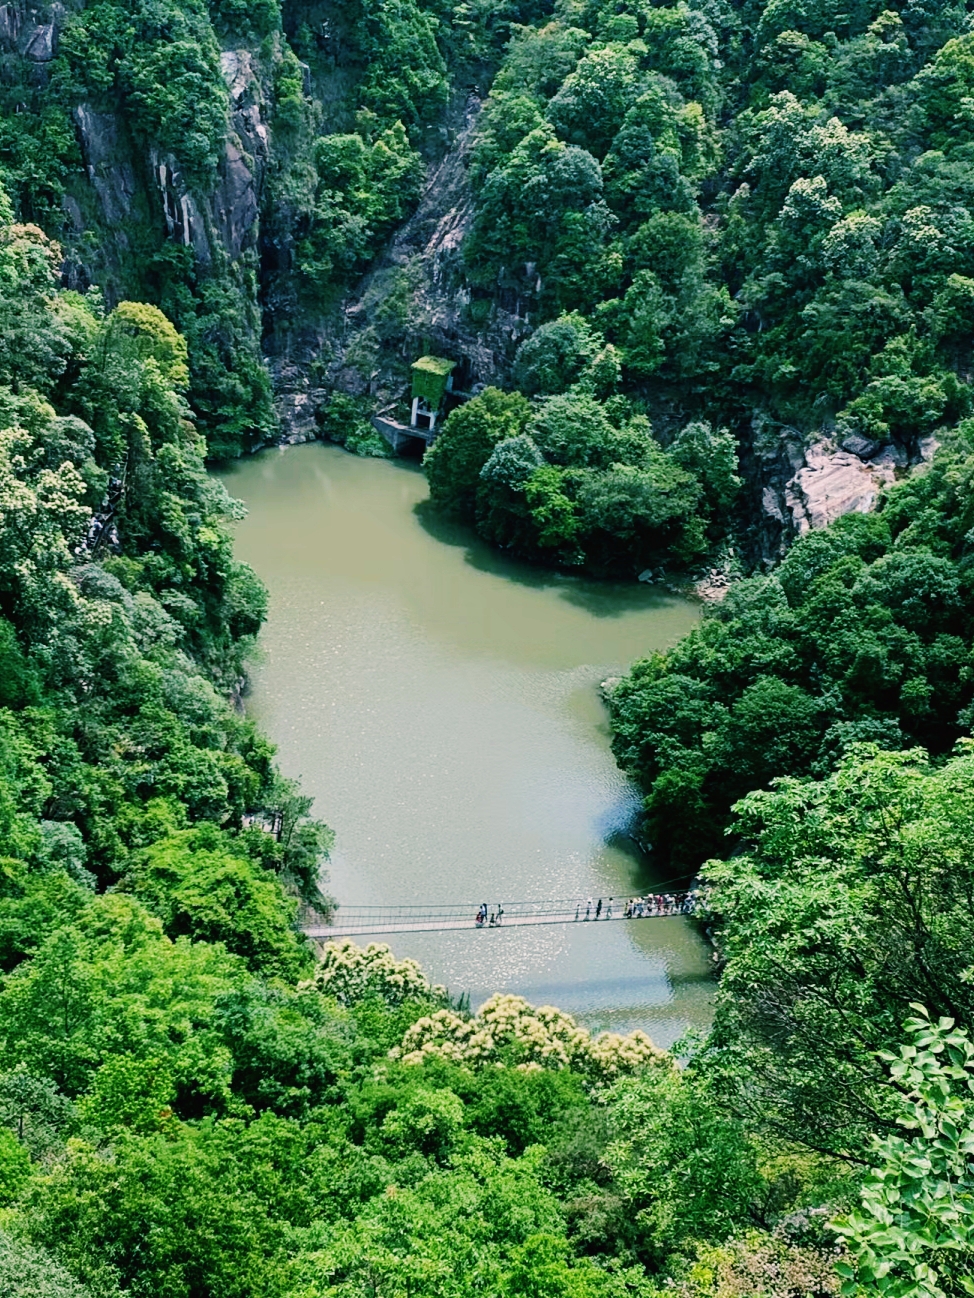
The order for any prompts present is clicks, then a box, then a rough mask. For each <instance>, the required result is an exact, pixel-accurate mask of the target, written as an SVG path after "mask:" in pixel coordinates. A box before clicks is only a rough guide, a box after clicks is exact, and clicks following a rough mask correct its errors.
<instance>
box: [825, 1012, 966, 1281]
mask: <svg viewBox="0 0 974 1298" xmlns="http://www.w3.org/2000/svg"><path fill="white" fill-rule="evenodd" d="M913 1008H914V1009H916V1010H918V1011H919V1015H918V1017H915V1018H912V1019H908V1020H907V1022H906V1031H907V1034H908V1038H909V1039H908V1044H907V1045H905V1046H901V1047H900V1051H899V1058H897V1057H896V1056H895V1055H892V1054H885V1055H884V1059H885V1060H886V1062H887V1063H888V1064H889V1066H890V1076H891V1078H892V1080H893V1082H894V1084H895V1085H896V1087H897V1089H898V1090H900V1091H901V1093H902V1098H901V1100H900V1107H901V1113H900V1116H899V1118H898V1122H899V1124H900V1126H902V1127H905V1128H906V1130H907V1131H912V1132H915V1133H916V1134H915V1135H913V1136H912V1137H910V1138H908V1139H905V1138H903V1137H902V1136H888V1137H887V1138H886V1139H885V1140H884V1141H878V1140H877V1141H876V1142H875V1147H874V1150H873V1153H874V1156H875V1158H876V1161H877V1164H878V1166H877V1167H876V1170H875V1171H874V1172H873V1173H872V1175H871V1176H870V1178H869V1179H868V1180H867V1182H866V1184H865V1186H864V1187H863V1190H862V1207H861V1209H860V1211H858V1212H856V1213H853V1214H851V1215H850V1216H849V1217H848V1218H845V1219H840V1220H839V1221H838V1222H836V1223H835V1226H834V1228H835V1229H836V1230H837V1232H838V1234H839V1236H840V1238H842V1239H843V1240H844V1242H845V1243H846V1245H847V1247H848V1248H849V1249H850V1251H851V1253H852V1256H853V1259H854V1261H853V1262H852V1263H843V1264H842V1265H841V1266H840V1268H839V1269H840V1272H841V1274H842V1275H843V1277H844V1279H845V1283H844V1284H843V1286H842V1292H843V1294H860V1293H862V1292H863V1290H865V1291H866V1292H870V1293H877V1294H889V1295H896V1298H901V1296H902V1298H914V1295H915V1298H943V1296H944V1294H945V1293H946V1292H957V1293H970V1292H971V1289H972V1286H974V1281H972V1280H971V1269H972V1266H974V1228H972V1223H971V1216H972V1212H974V1180H972V1175H971V1173H972V1166H971V1153H972V1150H974V1112H972V1108H971V1095H972V1093H974V1044H972V1043H971V1039H970V1036H969V1035H968V1034H967V1033H966V1032H964V1031H963V1030H961V1029H959V1028H957V1027H955V1025H954V1020H953V1019H952V1018H947V1017H942V1018H940V1019H939V1020H938V1021H937V1022H936V1023H933V1022H931V1020H930V1018H929V1016H928V1014H927V1013H926V1011H925V1010H924V1009H923V1007H922V1006H920V1005H915V1006H914V1007H913Z"/></svg>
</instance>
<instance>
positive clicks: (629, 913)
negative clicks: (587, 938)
mask: <svg viewBox="0 0 974 1298" xmlns="http://www.w3.org/2000/svg"><path fill="white" fill-rule="evenodd" d="M694 897H695V894H694V893H693V892H657V893H649V894H648V895H647V896H645V897H629V898H627V899H626V900H625V901H617V900H616V899H615V897H610V898H609V900H608V902H607V903H606V902H603V900H602V898H601V897H599V899H598V901H596V900H595V899H594V898H592V897H589V898H588V900H587V901H579V902H576V904H575V919H576V920H580V921H583V922H584V921H585V920H600V919H648V918H650V917H652V916H662V915H689V914H691V913H692V911H693V904H694ZM564 905H565V903H563V902H557V903H549V907H548V908H546V909H543V910H542V911H541V912H538V911H533V912H529V914H528V915H520V914H519V913H518V912H515V915H514V921H517V920H518V919H521V921H522V922H524V921H527V922H531V921H532V920H533V921H534V922H538V920H542V919H546V920H548V922H551V921H552V920H555V921H556V922H557V919H558V918H560V917H561V916H562V915H564V918H565V919H568V918H569V917H570V915H571V909H570V908H571V903H570V902H569V903H567V905H568V909H567V911H565V910H563V909H562V907H563V906H564ZM503 918H504V907H503V906H502V905H501V904H500V903H499V902H498V904H497V905H496V907H494V908H490V907H488V905H487V903H486V902H482V903H481V904H480V905H479V906H478V907H477V914H476V915H475V917H474V925H475V927H476V928H497V926H498V925H499V924H500V923H501V921H502V919H503Z"/></svg>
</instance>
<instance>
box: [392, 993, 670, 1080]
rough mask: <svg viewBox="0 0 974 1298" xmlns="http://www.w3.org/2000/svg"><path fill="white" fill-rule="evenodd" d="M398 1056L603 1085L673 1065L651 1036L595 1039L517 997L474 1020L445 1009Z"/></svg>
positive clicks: (421, 1025) (497, 999)
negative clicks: (558, 1073) (576, 1075)
mask: <svg viewBox="0 0 974 1298" xmlns="http://www.w3.org/2000/svg"><path fill="white" fill-rule="evenodd" d="M394 1054H395V1055H396V1056H397V1057H399V1058H401V1059H402V1060H403V1062H405V1063H407V1064H418V1063H422V1062H423V1061H424V1060H425V1059H429V1058H440V1059H450V1060H453V1061H454V1062H455V1063H462V1064H466V1065H468V1066H470V1067H482V1066H484V1065H487V1064H495V1065H496V1064H504V1063H507V1062H510V1063H513V1065H514V1066H515V1067H517V1068H521V1069H524V1070H528V1069H535V1068H551V1069H561V1068H572V1069H574V1070H575V1071H576V1072H581V1073H583V1074H585V1075H586V1076H587V1077H589V1078H590V1079H591V1080H592V1081H598V1082H605V1081H611V1080H612V1079H613V1078H615V1077H619V1076H622V1075H624V1074H628V1073H634V1072H638V1071H639V1070H640V1069H642V1068H645V1067H647V1066H648V1065H650V1064H657V1063H665V1062H668V1056H667V1055H666V1054H665V1053H664V1052H663V1051H661V1050H659V1049H658V1048H657V1047H656V1046H654V1045H653V1043H652V1041H651V1040H650V1039H649V1037H648V1036H647V1035H646V1034H645V1032H639V1031H636V1032H632V1033H630V1034H629V1035H628V1036H625V1037H624V1036H620V1035H619V1034H618V1033H614V1032H605V1033H602V1035H601V1036H598V1037H594V1038H593V1037H592V1035H591V1034H590V1033H589V1032H588V1030H587V1029H586V1028H583V1027H581V1026H580V1025H579V1024H578V1023H576V1021H575V1020H574V1019H573V1018H572V1016H571V1015H570V1014H565V1013H564V1011H562V1010H558V1009H555V1008H553V1007H552V1006H550V1005H542V1006H540V1007H538V1008H536V1007H535V1006H533V1005H530V1004H529V1003H528V1002H527V1001H526V1000H524V998H523V997H521V996H511V995H496V996H492V997H491V998H490V1000H488V1001H485V1002H484V1004H483V1005H482V1006H481V1007H480V1009H479V1010H478V1012H477V1013H476V1014H475V1015H474V1016H473V1017H465V1016H464V1015H462V1014H457V1013H455V1012H454V1011H453V1010H448V1009H442V1010H438V1011H437V1012H436V1013H435V1014H430V1015H428V1016H427V1017H425V1018H422V1019H419V1020H418V1022H416V1023H414V1024H413V1025H412V1027H411V1028H409V1030H408V1031H407V1032H406V1034H405V1036H404V1037H403V1040H402V1045H401V1046H400V1047H399V1049H398V1050H397V1051H395V1052H394Z"/></svg>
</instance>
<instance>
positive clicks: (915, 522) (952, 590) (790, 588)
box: [612, 424, 974, 868]
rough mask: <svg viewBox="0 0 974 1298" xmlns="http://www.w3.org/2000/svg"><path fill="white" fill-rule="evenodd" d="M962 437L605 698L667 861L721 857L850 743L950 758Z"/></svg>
mask: <svg viewBox="0 0 974 1298" xmlns="http://www.w3.org/2000/svg"><path fill="white" fill-rule="evenodd" d="M970 435H971V430H970V428H969V427H968V425H967V424H964V425H962V426H961V428H960V429H959V430H958V431H957V433H956V434H954V435H953V436H952V437H951V438H950V439H949V440H948V441H947V442H946V443H945V445H944V447H943V448H942V449H941V450H940V451H939V452H938V454H937V456H936V458H935V460H934V463H933V464H932V466H931V467H930V468H929V470H928V471H927V472H926V473H924V474H922V475H917V476H915V477H912V478H910V479H908V480H906V481H905V482H903V483H901V484H897V485H896V486H894V487H892V488H891V489H890V491H889V493H888V496H887V501H886V504H885V506H884V508H883V511H882V513H880V514H879V515H877V516H872V517H862V516H859V515H848V516H847V517H845V518H842V519H839V520H838V521H837V522H836V523H834V524H832V526H831V527H829V528H828V529H827V530H826V531H825V532H821V533H813V534H811V535H809V536H807V537H805V538H803V539H802V540H800V541H799V542H797V544H796V545H795V546H794V547H793V548H792V550H791V551H790V553H789V554H788V556H787V558H786V559H785V561H784V562H783V563H782V564H781V565H780V567H779V569H778V570H777V572H776V573H775V574H773V575H772V576H770V577H753V578H751V579H749V580H748V581H745V582H741V583H740V584H739V585H737V586H736V587H735V588H734V589H733V590H732V591H731V592H730V594H729V595H728V597H727V598H726V599H725V601H724V602H723V603H722V604H721V605H719V606H718V607H717V608H715V609H714V610H713V611H712V612H711V613H710V614H709V616H708V617H707V618H706V619H705V621H704V622H703V624H702V626H701V627H700V628H699V629H698V630H696V631H694V632H692V633H691V635H690V636H689V637H687V638H686V639H685V640H684V641H682V642H681V644H680V645H678V646H677V647H676V648H674V649H673V650H671V651H669V652H668V653H667V654H666V655H664V656H657V657H655V658H651V659H648V660H646V661H644V662H641V663H637V664H636V665H635V667H634V668H633V670H632V673H631V674H630V676H629V677H627V678H626V680H625V681H624V683H623V684H622V685H621V686H620V688H619V690H618V691H617V692H616V693H615V694H614V696H613V699H612V712H613V724H614V728H615V740H614V744H615V752H616V754H617V756H618V757H619V760H620V761H621V762H622V764H623V765H624V766H625V767H626V769H628V770H629V771H631V772H632V773H633V774H634V775H635V776H636V777H637V778H639V779H640V780H641V782H642V783H643V787H644V789H645V790H646V795H647V796H646V814H647V821H648V826H649V832H650V836H651V838H652V840H653V842H654V844H655V845H656V847H657V850H659V851H662V852H664V853H665V854H666V855H667V856H668V857H669V858H670V859H671V860H672V862H673V863H674V864H676V865H678V866H679V867H681V868H693V867H695V866H696V865H698V864H699V862H700V861H701V860H703V859H704V857H706V856H707V855H709V854H711V853H715V852H717V851H719V850H720V843H721V836H722V833H723V830H724V828H725V826H726V825H727V823H728V812H729V809H730V807H731V805H732V803H733V802H734V801H735V800H736V799H737V798H739V797H742V796H743V795H744V794H745V793H746V792H748V790H749V789H753V788H757V787H760V786H762V785H765V784H766V783H767V782H768V781H769V780H771V779H772V778H774V777H775V776H780V775H786V774H790V775H806V774H816V775H821V774H824V773H825V772H826V771H828V770H829V769H830V768H831V766H832V765H833V764H834V762H835V761H836V760H837V759H838V758H839V757H840V756H841V754H842V753H843V752H844V751H845V750H846V749H847V748H848V747H849V746H850V745H851V744H852V743H855V742H856V741H859V740H865V741H874V742H877V743H879V744H880V745H881V746H883V747H886V748H898V747H901V746H904V747H908V746H910V745H911V744H922V745H924V746H925V747H927V748H929V749H930V750H931V751H933V752H935V753H944V752H947V751H949V750H950V748H951V746H952V745H953V743H954V741H955V740H956V739H957V738H958V736H959V735H960V734H961V733H962V732H963V729H965V728H966V727H967V725H968V724H969V712H968V709H969V708H970V705H971V699H970V697H969V692H970V688H971V680H970V678H969V677H970V673H969V666H968V659H969V656H970V651H971V643H972V634H974V632H972V627H971V621H970V619H971V596H970V593H969V585H968V580H969V579H968V576H967V573H968V562H967V559H966V555H965V545H966V542H965V540H964V538H965V536H966V535H967V531H968V529H969V525H970V524H969V521H968V515H969V510H970V505H969V499H968V495H967V486H966V483H967V481H968V478H969V474H970V472H971V463H972V461H971V449H970V443H969V438H970ZM672 453H673V449H671V454H672ZM724 480H725V481H727V475H726V473H725V474H724Z"/></svg>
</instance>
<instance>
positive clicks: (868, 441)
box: [842, 433, 879, 460]
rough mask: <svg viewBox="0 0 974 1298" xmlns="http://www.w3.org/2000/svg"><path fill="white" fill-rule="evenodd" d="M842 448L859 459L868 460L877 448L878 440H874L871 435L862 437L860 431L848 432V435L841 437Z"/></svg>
mask: <svg viewBox="0 0 974 1298" xmlns="http://www.w3.org/2000/svg"><path fill="white" fill-rule="evenodd" d="M842 449H843V450H844V451H849V453H850V454H852V455H858V456H859V458H860V460H869V459H872V457H873V456H874V455H875V454H876V452H877V451H878V450H879V442H874V441H873V440H872V438H871V437H864V436H863V435H862V433H850V434H849V436H848V437H845V438H843V439H842Z"/></svg>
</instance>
